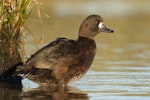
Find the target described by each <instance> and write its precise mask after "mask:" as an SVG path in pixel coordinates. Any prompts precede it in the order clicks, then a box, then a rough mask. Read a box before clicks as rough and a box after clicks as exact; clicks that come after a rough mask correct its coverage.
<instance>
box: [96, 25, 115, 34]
mask: <svg viewBox="0 0 150 100" xmlns="http://www.w3.org/2000/svg"><path fill="white" fill-rule="evenodd" d="M98 26H99V29H100V31H101V32H106V33H113V32H114V31H113V30H111V29H109V28H107V27H106V26H105V25H104V23H103V22H101V23H99V25H98Z"/></svg>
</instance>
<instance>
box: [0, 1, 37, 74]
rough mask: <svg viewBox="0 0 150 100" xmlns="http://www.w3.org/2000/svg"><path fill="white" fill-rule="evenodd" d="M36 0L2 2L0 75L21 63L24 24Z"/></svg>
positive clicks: (0, 7)
mask: <svg viewBox="0 0 150 100" xmlns="http://www.w3.org/2000/svg"><path fill="white" fill-rule="evenodd" d="M33 1H34V0H1V1H0V75H1V74H2V73H4V72H5V71H6V70H7V69H9V68H11V67H13V66H15V65H16V64H17V63H18V62H21V61H22V59H21V55H22V54H23V50H22V49H21V48H22V44H23V41H22V31H23V24H24V22H25V20H26V18H27V17H28V15H29V13H30V11H31V7H32V5H33Z"/></svg>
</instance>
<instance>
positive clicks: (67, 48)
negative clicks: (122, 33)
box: [15, 15, 114, 86]
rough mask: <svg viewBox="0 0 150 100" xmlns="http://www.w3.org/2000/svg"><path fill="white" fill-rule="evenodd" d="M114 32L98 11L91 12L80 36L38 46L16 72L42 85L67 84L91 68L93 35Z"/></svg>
mask: <svg viewBox="0 0 150 100" xmlns="http://www.w3.org/2000/svg"><path fill="white" fill-rule="evenodd" d="M101 32H106V33H113V32H114V31H113V30H112V29H109V28H107V27H106V26H105V25H104V22H103V19H102V17H101V16H99V15H89V16H88V17H87V18H85V19H84V20H83V22H82V23H81V25H80V28H79V32H78V38H77V40H72V39H67V38H57V39H56V40H54V41H52V42H51V43H49V44H48V45H46V46H45V47H43V48H41V49H39V50H38V51H37V52H35V53H34V54H33V55H31V57H30V58H29V59H28V60H27V61H26V62H25V64H24V65H23V66H19V67H17V69H16V72H15V75H17V76H22V77H23V78H28V79H29V80H31V81H33V82H36V83H38V84H39V85H46V86H47V85H49V86H54V85H59V86H60V85H67V84H70V83H72V82H74V81H77V80H78V79H80V78H81V77H82V76H83V75H85V73H86V72H87V71H88V69H89V68H90V66H91V64H92V62H93V60H94V57H95V54H96V43H95V40H94V37H95V36H96V35H97V34H99V33H101Z"/></svg>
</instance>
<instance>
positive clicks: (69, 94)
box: [22, 86, 89, 100]
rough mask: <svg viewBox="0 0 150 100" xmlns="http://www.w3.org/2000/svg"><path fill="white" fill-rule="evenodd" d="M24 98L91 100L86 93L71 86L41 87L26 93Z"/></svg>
mask: <svg viewBox="0 0 150 100" xmlns="http://www.w3.org/2000/svg"><path fill="white" fill-rule="evenodd" d="M22 98H24V99H26V98H34V100H39V99H42V100H70V99H75V100H76V99H80V100H83V99H84V100H89V98H88V95H87V94H86V93H84V92H82V91H80V90H78V89H76V88H74V87H71V86H61V87H60V86H55V87H39V88H36V89H32V90H27V91H25V92H24V93H23V97H22ZM30 100H31V99H30Z"/></svg>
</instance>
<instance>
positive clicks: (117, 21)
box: [0, 0, 150, 100]
mask: <svg viewBox="0 0 150 100" xmlns="http://www.w3.org/2000/svg"><path fill="white" fill-rule="evenodd" d="M114 1H115V2H117V0H114ZM133 1H134V0H133ZM82 2H83V1H82ZM89 2H90V1H89ZM89 2H88V3H87V4H90V3H89ZM97 2H99V1H97ZM135 2H136V3H135ZM135 2H132V3H133V4H134V6H132V3H131V2H129V1H128V2H126V3H125V4H124V6H125V5H128V6H130V9H132V10H131V11H133V12H134V10H135V8H137V9H139V10H138V11H139V12H138V13H137V12H135V13H134V14H133V13H132V14H129V15H127V16H125V15H122V16H120V15H118V16H117V15H116V16H111V14H112V12H111V13H110V14H108V13H109V12H107V14H108V16H107V14H106V13H103V12H102V14H103V15H104V20H105V21H106V25H107V26H109V27H110V28H112V29H114V30H115V33H113V34H99V35H98V36H96V37H95V40H96V43H97V54H96V57H95V60H94V62H93V64H92V66H91V68H90V70H89V71H88V73H86V75H85V76H84V77H82V78H81V79H80V80H79V81H77V82H75V83H72V84H69V86H66V87H40V86H39V85H38V84H36V83H34V82H31V81H30V80H27V79H24V80H23V81H22V83H23V87H21V86H19V85H13V84H6V83H0V100H150V45H149V43H150V40H149V37H150V29H149V25H150V24H149V23H150V20H149V17H150V15H148V14H147V13H144V12H142V11H144V10H143V9H145V10H146V11H148V9H147V8H146V7H149V6H145V8H142V10H141V12H140V6H139V5H142V4H143V5H144V4H148V3H147V2H149V1H146V0H145V3H144V2H142V3H141V4H140V3H138V2H137V1H136V0H135ZM139 2H140V1H139ZM55 3H56V2H54V4H55ZM57 3H58V2H57ZM106 3H107V2H106ZM120 3H121V1H120V2H118V3H115V4H120ZM122 3H124V2H122ZM52 4H53V3H52ZM64 4H65V3H64ZM64 4H63V5H64ZM92 4H93V5H94V4H95V3H92ZM103 4H105V3H104V1H103ZM112 4H113V5H114V2H113V3H112ZM109 5H111V2H109ZM57 6H58V5H57ZM131 6H132V7H131ZM138 6H139V7H138ZM46 7H47V6H46ZM68 7H71V6H68ZM84 7H86V5H85V6H84ZM84 7H83V8H84ZM109 7H111V6H109ZM119 7H120V6H119ZM103 8H107V7H104V6H103ZM127 8H128V7H127ZM53 9H55V8H53ZM84 9H85V8H84ZM84 9H83V10H84ZM94 9H96V8H94ZM98 9H100V8H98ZM115 9H116V7H115ZM57 10H59V9H57ZM62 10H65V9H62ZM73 10H75V9H73ZM104 10H105V9H104ZM120 10H121V9H120ZM124 10H125V8H123V11H124ZM128 10H129V9H127V11H128ZM112 11H116V10H114V9H113V10H112ZM117 11H118V10H117ZM127 11H126V12H125V14H128V12H127ZM136 11H137V10H136ZM44 13H45V12H44ZM48 13H50V15H52V16H55V17H54V18H51V16H50V19H49V20H50V21H48V22H45V21H43V27H42V28H39V27H40V26H41V25H38V24H36V25H35V23H31V20H33V18H34V17H33V16H31V18H29V22H27V23H26V25H27V27H29V30H31V29H33V30H32V32H33V33H36V34H35V35H34V38H35V41H33V40H32V39H33V38H32V36H31V35H30V34H27V38H26V39H27V41H26V44H27V45H26V50H27V56H28V55H31V54H32V53H33V52H34V51H36V50H37V47H39V48H40V47H41V46H43V45H42V44H40V43H39V42H38V41H40V42H43V44H47V43H48V42H50V41H52V40H53V39H55V38H56V37H61V36H63V37H68V38H75V37H76V35H77V34H74V33H77V31H78V30H77V29H78V27H79V24H80V23H81V21H82V20H83V19H84V17H85V16H86V14H85V13H83V14H82V15H78V14H75V15H72V14H71V16H69V15H65V17H66V18H64V16H63V17H62V16H58V15H57V14H56V15H55V14H54V13H52V12H51V11H50V12H48ZM57 13H58V12H57ZM80 13H82V12H80ZM118 13H119V12H118ZM105 14H106V15H105ZM115 14H116V13H115ZM121 14H122V12H121ZM67 16H68V17H67ZM46 20H47V19H46ZM28 23H29V24H28ZM36 23H38V21H36ZM30 24H32V25H30ZM66 26H67V27H66ZM41 32H43V33H44V34H43V35H44V41H41V40H40V39H39V38H40V36H41ZM46 33H49V34H46ZM64 33H66V34H64ZM70 33H73V34H70ZM37 44H40V45H37Z"/></svg>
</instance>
